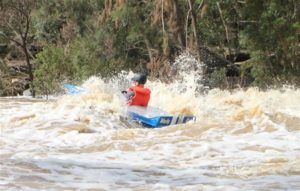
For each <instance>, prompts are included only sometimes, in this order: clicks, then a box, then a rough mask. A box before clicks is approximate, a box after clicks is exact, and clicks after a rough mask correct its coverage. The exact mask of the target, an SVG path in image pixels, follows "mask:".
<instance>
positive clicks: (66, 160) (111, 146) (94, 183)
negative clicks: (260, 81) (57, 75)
mask: <svg viewBox="0 0 300 191" xmlns="http://www.w3.org/2000/svg"><path fill="white" fill-rule="evenodd" d="M84 86H85V87H86V88H87V89H88V91H87V92H85V93H84V94H83V95H75V96H72V95H64V96H56V97H52V99H51V100H48V101H47V100H44V99H30V98H24V97H13V98H0V128H1V140H0V148H1V153H0V154H1V156H0V165H1V174H0V190H139V191H140V190H164V191H165V190H205V191H206V190H220V191H224V190H230V191H232V190H272V191H273V190H300V90H299V89H293V88H285V89H281V90H272V89H271V90H268V91H264V92H263V91H259V90H258V89H255V88H252V89H249V90H239V91H235V92H228V91H221V90H211V91H209V92H208V93H207V94H204V95H195V91H194V88H193V87H191V88H189V89H187V90H186V91H185V92H184V93H179V91H178V89H180V88H181V86H182V84H181V83H173V84H168V85H167V84H163V83H160V82H149V83H148V86H149V87H150V88H151V89H152V98H151V102H150V105H152V106H155V107H160V108H161V109H164V110H166V111H168V112H172V113H193V114H195V115H196V117H197V120H196V122H195V123H190V124H185V125H175V126H170V127H165V128H160V129H148V128H142V127H140V126H138V125H137V124H135V123H133V122H130V121H128V120H127V119H126V106H125V101H124V100H123V98H122V96H121V95H120V93H115V92H114V87H112V86H111V84H109V83H104V82H103V80H101V79H100V78H92V79H90V80H89V81H87V82H85V84H84Z"/></svg>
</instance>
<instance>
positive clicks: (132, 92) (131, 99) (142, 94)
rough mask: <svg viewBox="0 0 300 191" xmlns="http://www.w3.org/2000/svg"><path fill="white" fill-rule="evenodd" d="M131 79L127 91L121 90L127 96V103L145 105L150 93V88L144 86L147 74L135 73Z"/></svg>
mask: <svg viewBox="0 0 300 191" xmlns="http://www.w3.org/2000/svg"><path fill="white" fill-rule="evenodd" d="M131 81H132V85H131V86H130V87H129V88H128V89H127V91H122V93H123V94H124V95H125V97H126V98H127V104H128V105H137V106H144V107H147V106H148V102H149V100H150V94H151V91H150V89H149V88H145V87H144V85H145V84H146V82H147V76H146V75H145V74H136V75H135V76H134V77H133V78H132V79H131Z"/></svg>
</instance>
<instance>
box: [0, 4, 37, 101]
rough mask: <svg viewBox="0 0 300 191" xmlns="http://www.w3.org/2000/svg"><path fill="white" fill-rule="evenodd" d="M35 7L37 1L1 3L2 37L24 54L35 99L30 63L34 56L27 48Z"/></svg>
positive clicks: (0, 31) (0, 30)
mask: <svg viewBox="0 0 300 191" xmlns="http://www.w3.org/2000/svg"><path fill="white" fill-rule="evenodd" d="M34 7H35V0H2V1H1V2H0V16H1V19H0V35H1V36H2V37H3V38H5V39H7V40H9V41H11V42H13V43H15V44H16V45H17V46H18V47H20V48H21V50H22V52H23V53H24V56H25V59H26V64H27V67H28V75H29V79H30V82H31V85H30V86H31V93H32V96H33V97H35V89H34V85H33V80H34V76H33V68H32V64H31V62H30V59H31V58H32V56H31V55H30V52H29V51H28V47H27V46H28V43H29V40H30V33H31V29H32V22H31V13H32V10H33V9H34Z"/></svg>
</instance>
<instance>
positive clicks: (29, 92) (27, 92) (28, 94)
mask: <svg viewBox="0 0 300 191" xmlns="http://www.w3.org/2000/svg"><path fill="white" fill-rule="evenodd" d="M31 95H32V94H31V91H30V89H27V90H25V91H23V96H31Z"/></svg>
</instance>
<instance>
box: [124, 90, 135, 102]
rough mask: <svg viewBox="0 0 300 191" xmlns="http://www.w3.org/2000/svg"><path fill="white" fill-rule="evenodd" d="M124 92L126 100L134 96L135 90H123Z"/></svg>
mask: <svg viewBox="0 0 300 191" xmlns="http://www.w3.org/2000/svg"><path fill="white" fill-rule="evenodd" d="M122 94H123V95H124V96H125V97H126V100H127V101H129V100H130V99H131V98H132V97H133V96H134V92H133V91H122Z"/></svg>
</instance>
